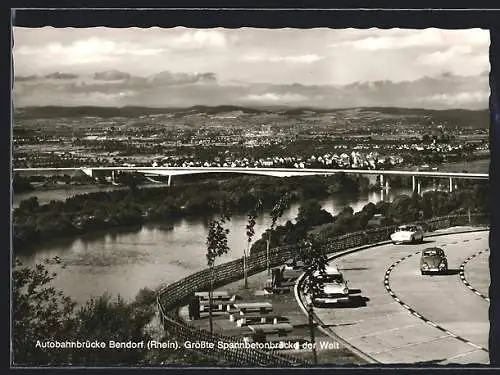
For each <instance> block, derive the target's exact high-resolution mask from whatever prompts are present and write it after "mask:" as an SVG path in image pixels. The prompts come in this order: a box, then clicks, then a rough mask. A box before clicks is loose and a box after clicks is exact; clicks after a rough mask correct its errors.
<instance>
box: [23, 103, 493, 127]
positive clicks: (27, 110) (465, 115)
mask: <svg viewBox="0 0 500 375" xmlns="http://www.w3.org/2000/svg"><path fill="white" fill-rule="evenodd" d="M352 109H357V110H358V111H359V112H360V113H362V112H378V113H381V114H389V115H396V116H422V117H431V118H432V119H433V120H434V121H435V122H436V123H441V124H444V126H445V127H455V126H458V127H468V128H488V127H489V123H490V112H489V110H465V109H446V110H430V109H420V108H395V107H363V108H344V109H338V108H335V109H333V108H332V109H327V108H313V107H296V108H294V107H286V106H265V107H254V108H249V107H240V106H232V105H222V106H214V107H210V106H203V105H197V106H193V107H187V108H149V107H135V106H130V107H97V106H96V107H92V106H82V107H59V106H45V107H21V108H16V109H15V110H14V117H15V118H16V119H42V118H62V117H68V118H75V117H101V118H111V117H131V118H133V117H139V116H144V115H155V114H175V115H176V116H183V115H187V114H197V113H200V114H201V113H204V114H212V115H213V114H219V113H227V112H233V111H241V112H243V113H247V114H262V113H280V114H283V115H287V116H301V115H309V114H314V113H317V114H324V113H338V112H342V111H345V110H352Z"/></svg>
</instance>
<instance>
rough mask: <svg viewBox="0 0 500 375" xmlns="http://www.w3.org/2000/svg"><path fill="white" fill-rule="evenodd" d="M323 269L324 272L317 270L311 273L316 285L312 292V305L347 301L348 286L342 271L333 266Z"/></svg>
mask: <svg viewBox="0 0 500 375" xmlns="http://www.w3.org/2000/svg"><path fill="white" fill-rule="evenodd" d="M325 271H326V272H325V273H324V274H322V273H320V272H319V271H315V272H313V274H312V278H313V282H314V283H315V284H316V285H317V287H316V288H314V289H313V293H312V303H313V305H315V306H324V305H329V304H345V303H349V302H350V301H351V299H350V296H349V287H348V286H347V281H346V280H345V279H344V276H343V275H342V273H341V272H340V271H339V269H338V268H337V267H335V266H327V267H326V269H325Z"/></svg>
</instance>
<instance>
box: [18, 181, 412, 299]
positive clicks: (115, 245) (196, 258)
mask: <svg viewBox="0 0 500 375" xmlns="http://www.w3.org/2000/svg"><path fill="white" fill-rule="evenodd" d="M92 191H94V189H92ZM84 192H86V191H84V190H82V189H77V193H79V194H81V193H84ZM401 193H408V191H403V190H396V189H391V190H389V192H388V193H387V192H386V193H385V194H384V197H383V198H384V200H392V199H393V198H394V197H395V196H396V195H398V194H401ZM32 195H33V193H32ZM37 195H38V196H39V200H40V202H45V201H47V198H50V199H48V200H51V199H65V198H67V197H68V196H71V191H68V190H67V189H66V190H51V191H45V192H40V193H39V194H37ZM380 199H381V192H370V193H362V194H357V193H354V194H340V195H337V196H335V197H334V198H330V199H326V200H323V201H321V204H322V206H323V208H324V209H326V210H327V211H329V212H330V213H332V214H336V213H338V212H340V211H341V210H342V209H343V208H344V207H346V206H351V207H352V208H353V209H354V211H359V210H361V209H362V208H363V206H364V205H366V204H367V203H368V202H374V203H376V202H378V201H379V200H380ZM298 210H299V205H298V204H293V205H291V206H290V208H289V209H288V210H286V211H285V213H284V215H283V216H282V218H280V220H279V222H278V224H284V223H285V222H286V221H287V220H293V219H294V218H295V217H296V216H297V213H298ZM246 223H247V220H246V217H245V215H235V216H233V217H232V218H231V221H230V223H229V226H228V227H229V229H230V233H229V236H228V243H229V247H230V249H231V250H230V252H229V253H228V254H227V255H224V256H223V257H221V258H219V259H217V263H219V262H225V261H229V260H232V259H237V258H240V257H242V256H243V249H244V247H245V246H246V245H247V238H246V230H245V226H246ZM270 223H271V218H270V216H269V213H268V212H265V213H263V214H262V215H261V216H260V217H259V218H258V219H257V223H256V226H255V232H256V235H255V237H254V240H256V239H259V238H260V237H261V235H262V233H263V232H264V231H265V230H266V228H268V227H269V225H270ZM206 236H207V223H206V221H205V220H202V219H192V220H187V219H186V220H180V221H178V222H177V223H175V224H174V226H173V228H169V227H167V226H162V225H161V224H146V225H143V226H142V227H137V228H120V229H114V230H108V231H106V232H102V233H92V234H87V235H84V236H79V237H77V238H73V239H60V240H54V241H50V242H48V243H44V244H41V245H40V246H39V247H38V248H37V249H36V251H35V252H34V253H33V254H31V255H25V256H22V257H20V259H21V260H22V261H23V263H25V264H27V265H33V264H35V263H38V262H41V261H42V260H43V259H45V258H50V257H54V256H56V255H57V256H59V257H60V258H61V259H62V265H63V267H60V266H54V267H57V268H56V269H55V270H56V271H57V272H58V276H57V277H56V279H55V280H54V281H53V284H54V286H55V287H57V288H59V289H62V290H63V291H64V292H65V294H67V295H68V296H71V297H72V298H73V299H74V300H75V301H77V303H78V304H79V305H80V304H82V303H85V301H87V300H88V299H89V298H90V297H93V296H94V297H95V296H99V295H101V294H103V293H108V294H110V295H118V294H119V295H121V296H122V297H123V298H124V299H125V300H131V299H133V298H134V297H135V295H136V294H137V292H138V291H139V290H140V289H141V288H144V287H149V288H151V289H155V288H157V287H158V286H159V285H161V284H166V283H172V282H174V281H176V280H178V279H180V278H182V277H185V276H187V275H189V274H191V273H194V272H196V271H198V270H201V269H203V268H205V267H206V258H205V253H206V246H205V240H206ZM52 267H53V266H50V268H52Z"/></svg>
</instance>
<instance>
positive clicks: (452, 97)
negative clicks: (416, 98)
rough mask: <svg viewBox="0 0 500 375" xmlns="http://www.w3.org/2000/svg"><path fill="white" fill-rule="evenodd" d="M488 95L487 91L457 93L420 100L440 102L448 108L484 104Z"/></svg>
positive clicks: (435, 95) (421, 99) (436, 95)
mask: <svg viewBox="0 0 500 375" xmlns="http://www.w3.org/2000/svg"><path fill="white" fill-rule="evenodd" d="M489 96H490V93H489V92H487V91H473V92H458V93H443V94H434V95H431V96H427V97H424V98H420V101H422V102H441V103H443V104H446V105H449V106H457V105H462V104H464V103H471V102H472V103H484V102H487V101H488V99H489Z"/></svg>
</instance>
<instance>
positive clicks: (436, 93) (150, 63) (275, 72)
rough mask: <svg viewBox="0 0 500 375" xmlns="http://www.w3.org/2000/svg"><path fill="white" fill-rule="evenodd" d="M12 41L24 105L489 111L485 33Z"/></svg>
mask: <svg viewBox="0 0 500 375" xmlns="http://www.w3.org/2000/svg"><path fill="white" fill-rule="evenodd" d="M13 34H14V35H13V37H14V49H13V57H14V73H15V76H16V80H15V86H14V100H15V104H16V105H17V106H24V105H47V104H59V105H146V106H147V105H151V106H188V105H195V104H207V105H218V104H238V105H252V104H254V105H272V104H280V105H281V104H283V105H297V106H298V105H308V106H328V107H339V106H359V105H387V106H390V105H396V106H412V107H436V108H441V107H467V108H487V106H488V95H489V86H488V77H487V74H488V72H489V60H488V48H489V32H488V31H487V30H480V29H471V30H439V29H426V30H403V29H390V30H380V29H368V30H356V29H342V30H335V29H325V28H321V29H319V28H318V29H309V30H298V29H279V30H270V29H252V28H241V29H223V28H216V29H187V28H181V27H178V28H172V29H161V28H149V29H141V28H129V29H111V28H104V27H100V28H88V29H80V28H78V29H77V28H73V29H72V28H65V29H56V28H52V27H45V28H35V29H29V28H18V27H15V28H14V30H13ZM55 73H58V74H55ZM402 96H403V97H404V98H402Z"/></svg>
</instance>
